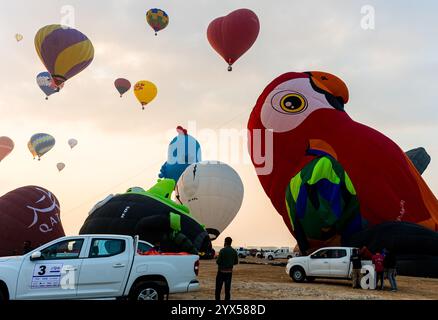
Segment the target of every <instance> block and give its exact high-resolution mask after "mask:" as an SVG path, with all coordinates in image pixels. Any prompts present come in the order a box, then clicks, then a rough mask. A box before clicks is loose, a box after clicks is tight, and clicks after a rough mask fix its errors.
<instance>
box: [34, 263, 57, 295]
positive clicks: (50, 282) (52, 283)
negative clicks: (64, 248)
mask: <svg viewBox="0 0 438 320" xmlns="http://www.w3.org/2000/svg"><path fill="white" fill-rule="evenodd" d="M62 266H63V264H62V263H49V264H38V263H37V264H36V265H35V268H34V269H33V275H32V285H31V288H32V289H43V288H57V287H59V284H60V282H61V270H62Z"/></svg>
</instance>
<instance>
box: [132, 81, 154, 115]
mask: <svg viewBox="0 0 438 320" xmlns="http://www.w3.org/2000/svg"><path fill="white" fill-rule="evenodd" d="M134 94H135V96H136V97H137V100H138V101H139V102H140V104H141V107H142V109H143V110H144V107H145V106H146V105H147V104H148V103H149V102H151V101H152V100H154V98H155V97H156V96H157V87H156V86H155V84H153V83H152V82H150V81H146V80H141V81H138V82H137V83H136V84H135V86H134Z"/></svg>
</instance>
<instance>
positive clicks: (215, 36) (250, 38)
mask: <svg viewBox="0 0 438 320" xmlns="http://www.w3.org/2000/svg"><path fill="white" fill-rule="evenodd" d="M259 31H260V24H259V19H258V18H257V15H256V14H255V13H254V12H253V11H251V10H249V9H238V10H235V11H233V12H231V13H230V14H228V15H226V16H225V17H219V18H216V19H214V20H213V21H212V22H211V23H210V24H209V26H208V29H207V39H208V42H210V45H211V46H212V47H213V49H214V50H215V51H216V52H217V53H219V54H220V55H221V56H222V58H224V60H225V62H226V63H228V71H231V70H232V65H233V63H234V62H236V61H237V59H239V58H240V57H241V56H242V55H243V54H244V53H245V52H246V51H248V50H249V48H251V46H252V45H253V44H254V42H255V41H256V39H257V36H258V34H259Z"/></svg>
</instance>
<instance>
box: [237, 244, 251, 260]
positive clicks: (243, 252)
mask: <svg viewBox="0 0 438 320" xmlns="http://www.w3.org/2000/svg"><path fill="white" fill-rule="evenodd" d="M236 251H237V256H238V257H239V258H246V257H247V256H249V250H247V249H245V248H242V247H240V248H238V249H236Z"/></svg>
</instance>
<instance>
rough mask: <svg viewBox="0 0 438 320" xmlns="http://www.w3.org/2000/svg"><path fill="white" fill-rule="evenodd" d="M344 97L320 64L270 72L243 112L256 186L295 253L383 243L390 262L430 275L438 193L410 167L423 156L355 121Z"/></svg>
mask: <svg viewBox="0 0 438 320" xmlns="http://www.w3.org/2000/svg"><path fill="white" fill-rule="evenodd" d="M348 101H349V91H348V87H347V85H346V84H345V83H344V82H343V81H342V80H341V79H340V78H339V77H336V76H335V75H332V74H330V73H327V72H315V71H310V72H288V73H285V74H282V75H280V76H279V77H277V78H276V79H274V80H273V81H272V82H271V83H270V84H269V85H268V86H267V87H266V88H265V89H264V90H263V92H262V93H261V95H260V97H259V98H258V100H257V102H256V105H255V107H254V109H253V110H252V112H251V115H250V118H249V120H248V131H249V135H250V137H253V139H249V140H248V141H249V148H248V149H249V151H250V154H251V157H252V161H253V164H254V166H255V168H256V171H257V174H258V177H259V180H260V182H261V184H262V187H263V188H264V190H265V192H266V194H267V196H268V197H269V198H270V200H271V202H272V204H273V205H274V207H275V208H276V210H277V211H278V212H279V214H280V215H281V216H282V218H283V221H284V223H285V224H286V226H287V227H288V229H289V231H290V232H291V233H292V235H293V236H294V237H295V239H296V240H297V243H298V246H299V248H300V250H301V252H302V253H308V252H312V251H313V250H315V249H317V248H320V247H325V246H338V245H343V246H363V245H365V246H367V247H369V248H373V250H381V249H383V246H385V247H386V249H388V250H389V251H392V252H394V253H395V254H396V255H397V257H398V265H401V264H402V263H404V262H402V261H410V262H408V263H410V264H411V268H407V269H405V271H406V272H409V273H410V274H411V275H416V274H417V275H418V271H417V270H416V269H415V268H413V267H412V266H413V265H415V262H416V261H420V260H424V261H426V260H427V261H429V262H428V265H429V269H430V270H431V272H434V273H435V274H436V276H438V271H437V270H438V233H437V232H436V231H438V200H437V198H436V197H435V195H434V194H433V192H432V190H431V189H430V188H429V186H428V185H427V184H426V182H425V181H424V179H423V178H422V177H421V175H420V173H419V172H420V171H421V170H422V168H425V166H424V165H425V164H427V161H426V162H424V160H423V159H422V158H423V156H421V157H420V161H419V162H418V164H417V165H419V166H421V167H422V168H419V169H417V168H416V167H415V165H414V164H413V163H412V161H411V160H410V159H409V157H408V156H407V155H406V154H405V153H404V152H403V151H402V150H401V148H400V147H399V146H398V145H397V144H396V143H395V142H394V141H392V140H391V139H390V138H388V137H387V136H385V135H383V134H382V133H380V132H378V131H377V130H375V129H372V128H370V127H368V126H365V125H363V124H361V123H359V122H356V121H354V120H353V119H352V118H351V117H350V116H349V115H348V113H347V112H346V108H345V107H346V105H347V103H348ZM382 107H383V106H382ZM267 129H268V130H267ZM260 132H267V133H266V134H265V135H263V136H261V137H260V134H259V133H260ZM262 155H263V158H261V156H262ZM410 156H411V159H415V158H416V157H415V156H412V155H410ZM426 158H427V157H426ZM260 159H262V160H263V159H266V161H264V162H263V161H261V160H260ZM426 160H427V159H426ZM377 235H378V237H377ZM376 239H378V240H376ZM408 270H409V271H408ZM432 270H435V271H432Z"/></svg>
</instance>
